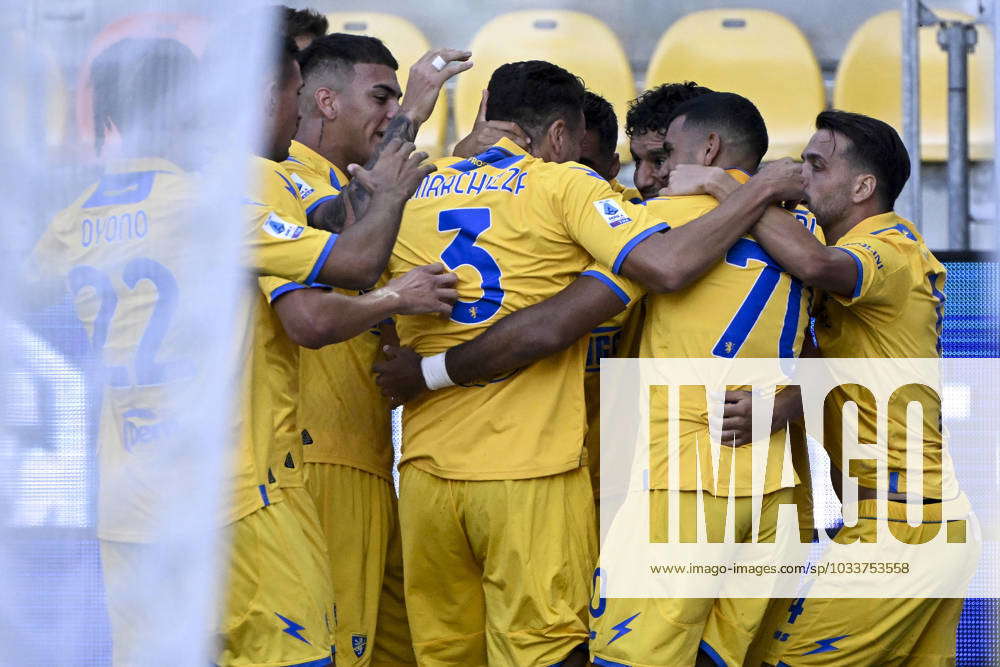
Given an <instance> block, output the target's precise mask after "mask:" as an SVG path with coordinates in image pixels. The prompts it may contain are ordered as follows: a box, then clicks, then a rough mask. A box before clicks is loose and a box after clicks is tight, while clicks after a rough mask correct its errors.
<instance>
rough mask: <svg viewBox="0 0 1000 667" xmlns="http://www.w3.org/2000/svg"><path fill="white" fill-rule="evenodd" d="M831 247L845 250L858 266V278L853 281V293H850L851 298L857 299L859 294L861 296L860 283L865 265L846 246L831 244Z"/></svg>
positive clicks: (863, 276)
mask: <svg viewBox="0 0 1000 667" xmlns="http://www.w3.org/2000/svg"><path fill="white" fill-rule="evenodd" d="M833 247H834V248H836V249H837V250H839V251H840V252H846V253H847V254H848V255H850V256H851V259H853V260H854V263H855V264H856V265H857V267H858V279H857V281H856V282H855V283H854V294H852V295H851V298H852V299H857V298H858V297H859V296H861V284H862V283H863V282H864V279H865V267H864V265H862V264H861V259H860V258H859V257H858V256H857V255H855V254H854V253H853V252H851V251H850V250H848V249H847V248H841V247H840V246H833Z"/></svg>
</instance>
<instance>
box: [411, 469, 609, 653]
mask: <svg viewBox="0 0 1000 667" xmlns="http://www.w3.org/2000/svg"><path fill="white" fill-rule="evenodd" d="M399 513H400V523H401V525H402V534H403V567H404V572H405V578H404V582H405V588H406V603H407V609H408V611H409V617H410V628H411V630H412V632H413V646H414V649H415V650H416V655H417V661H418V663H419V664H420V665H421V666H427V667H437V666H440V665H455V666H458V665H461V666H463V667H476V666H478V665H486V664H490V665H517V666H518V667H533V666H535V665H539V666H541V665H544V666H546V667H547V666H549V665H554V664H557V663H559V662H561V661H563V660H565V659H566V657H567V655H569V654H570V653H571V652H572V651H573V650H574V649H575V648H577V647H578V646H580V645H581V644H583V643H584V642H585V641H586V640H587V635H588V632H587V598H588V589H589V586H590V573H591V572H592V571H593V568H594V563H595V562H596V550H597V535H596V530H595V520H594V499H593V495H592V493H591V489H590V478H589V475H588V472H587V469H586V468H578V469H576V470H572V471H570V472H566V473H562V474H559V475H552V476H549V477H539V478H535V479H523V480H497V481H475V482H473V481H460V480H449V479H443V478H440V477H436V476H434V475H431V474H428V473H426V472H423V471H422V470H419V469H418V468H416V467H414V466H413V465H407V466H404V467H403V469H402V470H401V471H400V499H399Z"/></svg>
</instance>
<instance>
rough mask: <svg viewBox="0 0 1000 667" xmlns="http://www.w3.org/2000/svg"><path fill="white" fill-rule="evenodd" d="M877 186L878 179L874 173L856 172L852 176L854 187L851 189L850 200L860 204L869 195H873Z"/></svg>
mask: <svg viewBox="0 0 1000 667" xmlns="http://www.w3.org/2000/svg"><path fill="white" fill-rule="evenodd" d="M877 187H878V179H876V178H875V174H864V173H862V174H858V175H857V176H855V177H854V187H853V188H852V190H851V200H852V201H853V202H854V203H855V204H860V203H861V202H863V201H865V200H866V199H868V198H869V197H872V196H874V195H875V189H876V188H877Z"/></svg>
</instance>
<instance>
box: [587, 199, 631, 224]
mask: <svg viewBox="0 0 1000 667" xmlns="http://www.w3.org/2000/svg"><path fill="white" fill-rule="evenodd" d="M594 208H596V209H597V212H598V213H600V214H601V217H602V218H604V221H605V222H607V223H608V226H609V227H611V228H612V229H614V228H615V227H618V226H620V225H624V224H627V223H629V222H632V218H630V217H628V213H626V212H625V211H623V210H622V208H621V206H619V205H618V202H617V201H615V200H614V199H600V200H598V201H595V202H594Z"/></svg>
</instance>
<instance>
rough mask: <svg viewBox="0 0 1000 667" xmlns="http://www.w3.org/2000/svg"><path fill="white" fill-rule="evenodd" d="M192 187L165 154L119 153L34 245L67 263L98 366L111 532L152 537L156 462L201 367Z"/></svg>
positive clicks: (104, 494)
mask: <svg viewBox="0 0 1000 667" xmlns="http://www.w3.org/2000/svg"><path fill="white" fill-rule="evenodd" d="M195 192H196V190H195V181H194V178H193V177H192V176H191V175H190V174H188V173H185V172H184V171H183V170H182V169H181V168H179V167H177V166H176V165H174V164H172V163H170V162H168V161H166V160H162V159H153V158H147V159H136V160H126V161H121V162H118V163H116V164H113V165H112V166H111V167H110V168H109V169H108V170H107V172H106V173H105V174H104V175H103V176H102V177H101V179H100V181H99V182H98V183H97V184H96V185H94V186H92V187H90V188H88V190H87V191H85V192H84V194H83V195H82V196H81V197H80V198H79V199H78V200H77V201H76V202H74V203H73V204H72V205H71V206H69V207H68V208H67V209H65V210H63V211H62V212H60V213H59V214H57V215H56V217H55V218H54V220H53V221H52V223H51V225H50V226H49V228H48V229H47V230H46V232H45V233H44V235H43V236H42V238H41V239H40V241H39V242H38V244H37V246H36V249H35V256H34V258H33V262H34V263H35V264H36V265H37V266H40V267H49V268H55V267H66V271H67V273H66V283H67V286H68V288H69V291H70V293H71V295H72V298H73V300H74V304H75V307H76V312H77V315H78V317H79V319H80V321H81V323H82V324H83V325H84V327H85V328H86V330H87V333H88V337H89V339H90V341H91V353H92V355H93V358H94V361H95V363H96V365H97V367H98V368H99V371H98V375H99V381H100V382H101V383H102V385H103V390H102V392H101V394H102V402H101V416H100V426H99V435H98V449H99V453H100V465H101V487H100V488H101V492H100V495H99V508H98V531H99V534H100V536H101V537H102V538H105V539H117V540H142V539H146V538H148V537H149V536H150V533H149V520H150V519H151V518H152V517H154V516H156V512H157V508H156V499H157V493H158V490H159V492H162V491H163V490H164V488H165V486H164V485H165V484H166V483H167V482H168V481H169V480H168V477H166V472H165V471H164V470H163V469H162V468H161V467H160V466H158V465H157V464H156V461H157V458H158V456H159V450H160V449H161V447H162V443H163V442H164V440H165V439H169V438H172V437H174V436H175V435H176V433H177V431H178V429H179V424H178V420H177V417H176V415H177V412H176V410H177V405H176V404H177V403H179V402H180V401H181V396H182V395H183V392H184V387H185V386H186V385H187V384H188V383H190V382H191V381H192V379H193V377H194V374H195V364H194V360H193V357H192V355H191V353H190V352H189V349H190V348H189V345H190V342H191V340H193V339H195V338H196V337H197V332H196V329H195V327H196V324H197V322H196V319H195V318H194V317H193V313H192V311H191V307H192V305H191V303H190V300H185V299H184V295H185V294H188V293H191V292H193V291H194V290H196V289H198V288H199V287H200V285H199V284H198V280H197V278H198V277H199V276H200V275H201V272H199V271H198V269H197V267H196V266H195V265H194V263H193V262H194V259H193V257H192V253H190V252H185V250H186V247H185V245H184V241H185V240H186V239H189V238H191V237H192V234H191V232H195V231H197V230H196V229H195V226H196V224H197V222H196V221H195V220H194V216H193V215H192V213H193V210H194V202H195ZM169 479H179V478H177V477H176V476H175V475H171V476H170V477H169Z"/></svg>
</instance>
